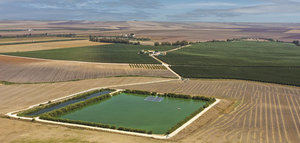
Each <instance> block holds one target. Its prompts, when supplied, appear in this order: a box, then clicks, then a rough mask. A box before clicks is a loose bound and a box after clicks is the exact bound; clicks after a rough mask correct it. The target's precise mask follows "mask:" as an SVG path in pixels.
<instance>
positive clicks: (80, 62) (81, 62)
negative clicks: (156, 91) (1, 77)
mask: <svg viewBox="0 0 300 143" xmlns="http://www.w3.org/2000/svg"><path fill="white" fill-rule="evenodd" d="M0 56H7V57H12V58H23V59H29V60H40V61H53V62H72V63H79V64H87V63H89V64H107V65H128V66H129V64H132V63H102V62H84V61H69V60H53V59H42V58H31V57H21V56H12V55H5V54H1V53H0ZM151 65H161V64H151Z"/></svg>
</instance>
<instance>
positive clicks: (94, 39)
mask: <svg viewBox="0 0 300 143" xmlns="http://www.w3.org/2000/svg"><path fill="white" fill-rule="evenodd" d="M89 40H90V41H92V42H104V43H121V44H133V45H140V44H141V43H140V42H130V40H129V39H127V38H100V37H97V36H89Z"/></svg>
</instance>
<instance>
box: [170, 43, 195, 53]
mask: <svg viewBox="0 0 300 143" xmlns="http://www.w3.org/2000/svg"><path fill="white" fill-rule="evenodd" d="M190 46H191V45H185V46H180V47H178V48H175V49H171V50H168V51H164V52H166V53H168V52H174V51H177V50H180V49H182V48H186V47H190Z"/></svg>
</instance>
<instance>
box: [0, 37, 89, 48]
mask: <svg viewBox="0 0 300 143" xmlns="http://www.w3.org/2000/svg"><path fill="white" fill-rule="evenodd" d="M77 40H86V39H83V38H81V39H80V38H79V39H78V38H74V39H59V40H48V41H34V40H33V42H13V43H0V46H7V45H21V44H39V43H51V42H67V41H77Z"/></svg>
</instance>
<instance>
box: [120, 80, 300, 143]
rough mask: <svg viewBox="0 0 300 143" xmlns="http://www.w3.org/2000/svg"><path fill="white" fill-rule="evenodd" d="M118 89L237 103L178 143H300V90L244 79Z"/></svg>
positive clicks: (217, 110)
mask: <svg viewBox="0 0 300 143" xmlns="http://www.w3.org/2000/svg"><path fill="white" fill-rule="evenodd" d="M118 88H123V89H133V90H146V91H152V92H162V93H165V92H167V93H169V92H170V93H177V94H189V95H206V96H213V97H216V98H219V99H229V100H233V101H234V104H233V108H234V110H233V111H232V110H231V111H230V110H227V109H226V110H221V109H213V110H214V111H212V112H213V113H212V112H211V113H210V115H209V116H207V118H205V119H203V120H204V121H203V120H202V121H201V123H203V122H204V123H205V124H204V125H202V126H201V128H197V127H195V128H192V129H191V128H190V129H189V130H186V133H187V134H188V135H182V134H181V135H180V134H179V135H178V136H175V137H174V140H176V141H180V142H272V143H276V142H278V143H279V142H290V143H296V142H298V141H299V139H300V138H299V137H300V136H299V131H300V130H299V126H300V118H299V117H300V116H299V114H300V112H299V111H300V110H299V105H300V97H299V95H300V88H299V87H292V86H285V85H277V84H267V83H260V82H253V81H242V80H210V79H203V80H199V79H195V80H187V81H170V82H164V83H155V84H147V85H143V86H139V85H133V86H122V87H118ZM228 111H229V112H228ZM216 114H218V115H221V116H219V118H217V119H211V117H210V116H216ZM222 114H223V115H222ZM199 122H200V121H199ZM199 122H198V121H196V123H199Z"/></svg>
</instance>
